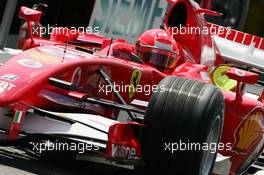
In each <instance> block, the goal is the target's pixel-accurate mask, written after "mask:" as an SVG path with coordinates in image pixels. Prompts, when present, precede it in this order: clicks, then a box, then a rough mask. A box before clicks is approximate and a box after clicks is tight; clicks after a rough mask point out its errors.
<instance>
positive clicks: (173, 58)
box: [138, 46, 179, 69]
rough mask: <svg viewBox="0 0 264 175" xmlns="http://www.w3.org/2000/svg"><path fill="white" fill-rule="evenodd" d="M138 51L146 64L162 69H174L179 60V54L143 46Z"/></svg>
mask: <svg viewBox="0 0 264 175" xmlns="http://www.w3.org/2000/svg"><path fill="white" fill-rule="evenodd" d="M138 51H139V55H140V57H141V58H142V59H143V60H144V61H145V62H148V63H150V64H152V65H154V66H156V67H158V68H161V69H174V68H175V67H176V65H177V61H178V58H179V54H178V53H176V52H173V51H169V50H164V49H159V48H155V47H146V46H141V47H140V49H139V50H138Z"/></svg>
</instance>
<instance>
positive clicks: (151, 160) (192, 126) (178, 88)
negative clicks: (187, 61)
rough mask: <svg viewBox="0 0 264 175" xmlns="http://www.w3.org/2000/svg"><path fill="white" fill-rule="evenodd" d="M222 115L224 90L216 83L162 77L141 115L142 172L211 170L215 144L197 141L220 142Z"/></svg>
mask: <svg viewBox="0 0 264 175" xmlns="http://www.w3.org/2000/svg"><path fill="white" fill-rule="evenodd" d="M223 117H224V98H223V94H222V93H221V91H220V90H219V89H218V88H216V87H215V86H213V85H210V84H205V83H202V82H199V81H196V80H190V79H183V78H178V77H174V76H169V77H166V78H165V79H163V80H162V81H161V82H160V83H159V89H158V91H157V92H154V93H153V95H152V97H151V100H150V102H149V105H148V109H147V112H146V115H145V119H144V123H145V125H146V127H145V129H144V130H143V139H142V153H143V159H144V161H145V163H146V168H145V170H144V171H147V172H145V173H148V174H149V173H156V174H157V173H162V174H167V175H168V174H185V175H198V174H199V175H200V174H210V173H211V172H212V169H213V165H214V162H215V159H216V155H217V148H216V149H211V150H210V149H204V148H203V149H202V148H199V145H200V147H202V146H206V145H207V146H210V145H214V146H216V145H217V144H218V143H219V141H220V136H221V132H222V127H223ZM192 143H193V144H195V145H196V146H194V145H193V146H191V145H190V144H192ZM183 144H185V147H186V149H184V147H183ZM188 144H189V148H187V146H188ZM169 145H170V146H169ZM172 145H173V146H172ZM180 145H182V148H183V149H182V150H179V149H180V147H179V146H180ZM197 145H198V146H197ZM167 146H168V147H167ZM176 146H178V149H176ZM168 148H170V150H169V149H168ZM194 148H195V149H196V150H195V149H194ZM172 149H174V151H172ZM203 150H204V151H203ZM202 167H203V168H202Z"/></svg>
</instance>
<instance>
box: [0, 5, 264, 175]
mask: <svg viewBox="0 0 264 175" xmlns="http://www.w3.org/2000/svg"><path fill="white" fill-rule="evenodd" d="M173 3H174V4H172V8H171V9H170V10H169V12H168V15H167V18H166V20H165V24H166V25H167V27H173V26H171V24H170V18H172V15H175V12H174V10H175V8H174V6H176V5H178V4H179V3H182V4H184V5H185V6H186V8H187V18H186V19H187V21H186V24H187V25H189V26H197V27H204V26H207V23H206V21H205V19H204V17H203V14H196V11H195V10H196V9H198V8H199V6H198V5H197V4H196V3H194V2H189V1H187V0H178V1H176V2H173ZM174 36H175V39H176V40H177V41H178V42H179V43H180V44H181V46H182V47H183V51H184V52H183V57H184V59H183V60H182V64H180V65H178V67H177V68H176V69H175V71H174V72H172V73H166V72H160V71H158V70H157V69H155V68H154V67H152V66H150V65H147V64H139V63H135V62H133V61H132V60H129V59H128V58H126V57H121V58H118V57H114V56H113V55H112V54H113V51H112V49H113V47H114V46H115V45H118V44H120V43H121V44H124V42H123V41H122V40H116V41H113V42H112V45H111V47H110V46H109V44H110V43H111V42H109V39H107V38H105V37H102V36H95V35H86V36H85V37H83V38H82V39H85V40H87V41H89V43H87V44H86V45H85V44H84V45H78V44H77V45H76V44H75V45H74V44H69V46H68V48H67V49H66V52H65V53H64V51H65V43H64V42H65V40H64V41H58V40H57V41H56V38H60V37H55V36H53V41H51V40H47V39H42V38H35V39H34V45H32V42H31V40H30V39H28V40H27V41H25V43H24V46H23V48H24V49H25V50H26V51H24V52H23V53H21V54H19V55H16V56H14V57H13V58H12V59H10V60H9V61H7V62H6V63H5V64H4V65H3V66H1V69H0V77H1V80H0V87H1V89H2V93H1V98H0V104H1V106H3V107H6V106H9V107H11V108H12V109H13V110H27V107H24V108H23V106H22V109H21V106H19V105H17V104H18V103H17V102H23V103H26V104H30V105H32V106H35V107H38V108H42V109H46V110H55V111H56V110H57V109H60V111H76V110H77V111H81V112H85V113H92V114H98V115H101V116H105V117H108V118H115V117H116V115H117V114H118V110H116V109H112V108H102V107H98V106H91V107H88V108H85V109H84V108H81V107H77V106H76V107H74V106H68V105H67V104H65V105H62V104H57V103H56V102H54V101H52V100H49V99H48V98H46V97H45V95H42V92H43V91H52V92H58V93H60V94H65V95H67V94H68V93H69V91H67V90H62V89H60V88H56V87H54V86H51V85H49V82H48V80H49V78H50V77H55V78H58V79H60V80H65V81H68V82H72V83H74V84H76V85H78V86H79V87H81V91H82V92H84V93H87V94H88V95H89V96H91V97H96V98H102V99H107V100H111V101H115V102H118V99H117V98H116V97H115V96H114V95H113V94H112V93H108V94H105V93H102V92H100V91H99V90H98V89H100V87H102V86H106V85H107V84H106V82H105V81H104V80H103V79H102V78H101V77H100V76H99V75H98V71H97V70H98V69H99V68H102V69H104V71H105V72H106V73H107V74H108V75H109V76H110V77H111V79H112V81H113V82H114V83H115V84H116V85H122V84H123V85H124V84H128V85H129V84H130V81H131V77H132V74H133V71H134V70H135V69H138V70H140V72H142V77H141V80H140V84H141V85H150V86H153V85H157V84H158V83H159V82H160V81H161V80H162V79H163V78H164V77H166V76H168V75H175V76H179V77H185V78H191V79H197V80H201V81H204V82H208V83H210V80H209V79H206V78H204V77H203V76H202V74H203V73H207V72H208V69H210V67H211V66H213V65H212V64H211V65H210V66H208V65H207V63H209V62H210V61H213V64H214V65H217V64H219V63H221V62H222V59H221V54H220V53H219V52H218V49H217V47H216V46H215V44H214V41H213V40H212V37H211V35H210V34H193V35H188V34H186V35H174ZM76 41H77V38H76ZM42 45H44V46H42ZM33 46H34V48H32V47H33ZM36 46H37V47H36ZM76 46H82V47H84V48H86V49H87V48H96V49H97V50H98V51H97V52H96V53H95V54H93V55H92V54H89V53H85V52H82V51H78V50H76ZM97 46H99V47H97ZM109 47H110V51H109V56H107V53H108V50H109ZM29 48H31V49H29ZM208 60H209V62H208ZM211 63H212V62H211ZM203 64H204V65H203ZM7 74H9V75H15V76H13V78H14V80H11V79H8V78H5V75H7ZM229 76H230V77H231V78H234V79H236V76H235V75H234V73H232V71H231V72H229ZM248 76H249V79H250V80H251V79H252V77H253V79H256V77H255V75H251V74H250V75H248ZM237 80H240V79H237ZM241 81H242V82H243V81H244V79H242V80H241ZM252 81H253V82H252ZM252 81H248V83H254V82H255V80H252ZM223 94H224V97H225V121H224V128H223V134H222V140H221V142H222V143H223V144H225V145H226V144H229V145H231V146H232V149H231V150H226V149H225V150H223V151H220V153H221V154H222V155H224V156H230V157H231V158H230V159H231V162H232V167H231V172H230V174H236V173H237V172H238V171H240V170H241V169H242V168H245V166H247V165H249V162H250V161H253V160H254V159H255V158H256V157H257V156H258V154H259V153H260V151H261V147H262V145H263V126H264V122H263V115H264V114H263V103H262V102H260V101H258V100H253V99H250V98H247V97H245V96H243V97H242V98H241V100H237V98H236V95H239V94H236V93H235V92H229V91H223ZM120 95H121V96H122V97H123V98H124V100H125V101H126V103H127V104H130V103H131V102H132V101H133V100H134V99H138V100H142V101H149V99H150V95H151V93H147V94H146V93H144V92H142V93H135V94H134V95H133V96H132V97H130V96H129V93H128V92H120ZM116 127H117V128H115V129H117V130H122V131H125V130H129V129H128V128H126V127H129V126H127V125H118V126H116ZM12 128H13V129H14V128H15V129H14V130H19V128H16V127H11V130H12ZM110 131H111V132H112V134H113V132H114V131H115V130H114V129H113V128H112V129H110ZM11 137H15V135H14V136H11ZM120 137H121V136H120ZM121 138H122V137H121ZM128 140H133V142H135V143H126V144H127V145H130V144H135V145H137V143H136V142H137V141H136V139H135V140H134V138H133V134H132V133H129V136H128ZM112 141H113V142H116V143H119V141H120V140H119V139H118V138H116V139H113V140H112ZM132 147H133V146H132ZM137 156H140V154H138V155H137Z"/></svg>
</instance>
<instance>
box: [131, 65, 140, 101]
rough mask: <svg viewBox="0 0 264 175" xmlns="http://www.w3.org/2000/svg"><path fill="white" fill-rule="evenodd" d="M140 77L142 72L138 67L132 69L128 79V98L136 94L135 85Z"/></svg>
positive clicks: (136, 85)
mask: <svg viewBox="0 0 264 175" xmlns="http://www.w3.org/2000/svg"><path fill="white" fill-rule="evenodd" d="M141 77H142V72H141V71H140V70H139V69H134V70H133V72H132V76H131V79H130V86H129V99H131V98H132V97H134V95H135V94H136V92H137V87H138V85H139V83H140V80H141Z"/></svg>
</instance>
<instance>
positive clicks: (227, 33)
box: [208, 23, 264, 74]
mask: <svg viewBox="0 0 264 175" xmlns="http://www.w3.org/2000/svg"><path fill="white" fill-rule="evenodd" d="M208 28H209V29H210V31H211V33H212V37H213V39H214V41H215V44H216V46H217V47H218V49H219V51H220V54H221V56H222V57H223V59H224V61H225V62H226V63H233V64H236V65H238V66H241V67H244V68H246V69H248V70H251V69H252V70H255V69H257V71H260V72H262V73H263V74H264V39H263V38H261V37H258V36H254V35H251V34H248V33H243V32H240V31H237V30H233V29H229V28H225V27H222V26H219V25H216V24H211V23H208Z"/></svg>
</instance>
